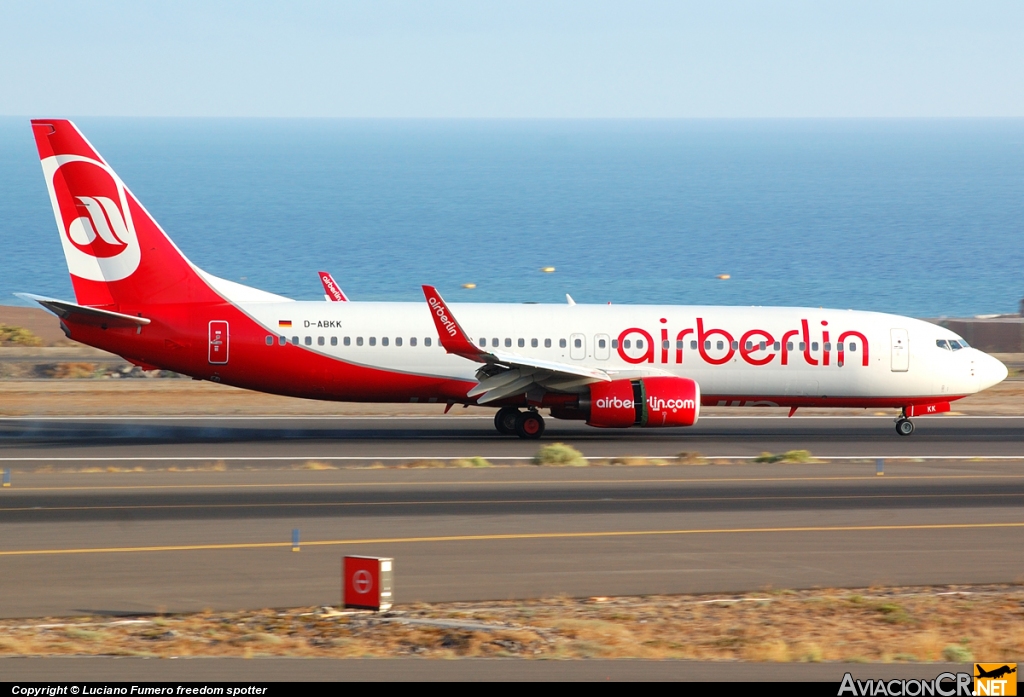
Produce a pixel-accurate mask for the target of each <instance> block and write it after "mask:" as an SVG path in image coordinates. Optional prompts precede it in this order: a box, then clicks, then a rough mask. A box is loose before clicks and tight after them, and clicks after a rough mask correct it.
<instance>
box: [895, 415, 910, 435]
mask: <svg viewBox="0 0 1024 697" xmlns="http://www.w3.org/2000/svg"><path fill="white" fill-rule="evenodd" d="M913 432H914V422H913V421H911V420H910V419H900V420H899V421H897V422H896V433H898V434H900V435H901V436H909V435H910V434H911V433H913Z"/></svg>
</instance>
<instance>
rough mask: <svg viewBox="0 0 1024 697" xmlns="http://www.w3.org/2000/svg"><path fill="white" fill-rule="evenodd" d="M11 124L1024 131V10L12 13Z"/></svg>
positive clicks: (2, 32)
mask: <svg viewBox="0 0 1024 697" xmlns="http://www.w3.org/2000/svg"><path fill="white" fill-rule="evenodd" d="M0 115H12V116H15V115H16V116H32V115H67V116H161V117H177V116H189V117H217V116H232V117H400V118H524V117H525V118H763V117H1021V116H1024V3H1022V2H1019V1H1012V2H985V1H982V0H978V1H973V2H967V1H961V2H950V1H945V0H926V1H925V0H907V1H905V2H898V1H896V0H886V1H884V2H875V1H873V0H857V1H854V2H850V1H847V0H835V1H832V0H828V1H822V0H813V1H810V2H797V1H785V0H779V1H776V2H768V1H763V2H752V1H745V2H743V1H735V2H733V1H730V0H714V1H709V0H702V1H700V2H684V1H682V0H675V1H672V2H643V1H642V0H629V1H628V2H627V1H623V2H601V1H598V0H586V1H570V0H564V1H559V0H542V1H540V2H532V1H527V0H520V1H516V2H489V1H481V0H472V1H467V2H461V1H445V0H439V1H436V2H427V1H411V2H404V1H398V0H372V1H369V2H303V1H298V0H291V1H289V2H287V3H282V2H272V3H271V2H257V1H252V0H250V1H247V2H215V1H213V0H203V1H202V2H181V1H178V2H138V1H137V0H133V1H132V2H121V1H115V0H107V1H96V2H74V3H71V2H55V1H52V0H34V1H33V2H15V1H13V0H0Z"/></svg>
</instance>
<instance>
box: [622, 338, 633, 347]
mask: <svg viewBox="0 0 1024 697" xmlns="http://www.w3.org/2000/svg"><path fill="white" fill-rule="evenodd" d="M632 346H633V342H631V341H630V340H629V339H626V340H625V341H623V342H622V348H632Z"/></svg>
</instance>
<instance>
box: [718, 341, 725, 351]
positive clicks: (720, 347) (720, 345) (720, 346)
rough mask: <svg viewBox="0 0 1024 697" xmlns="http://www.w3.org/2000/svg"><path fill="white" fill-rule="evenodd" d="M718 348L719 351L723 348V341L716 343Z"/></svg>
mask: <svg viewBox="0 0 1024 697" xmlns="http://www.w3.org/2000/svg"><path fill="white" fill-rule="evenodd" d="M718 348H719V349H724V348H725V342H724V341H719V342H718Z"/></svg>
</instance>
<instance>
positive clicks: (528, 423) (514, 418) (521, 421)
mask: <svg viewBox="0 0 1024 697" xmlns="http://www.w3.org/2000/svg"><path fill="white" fill-rule="evenodd" d="M494 427H495V428H496V429H498V433H500V434H502V435H505V436H511V435H513V434H515V435H517V436H519V437H520V438H528V439H537V438H540V437H541V436H542V435H544V418H543V417H542V416H541V415H540V414H538V413H537V412H536V411H533V410H532V409H531V410H529V411H519V410H518V409H516V408H515V407H502V408H501V409H499V410H498V413H497V414H495V415H494Z"/></svg>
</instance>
